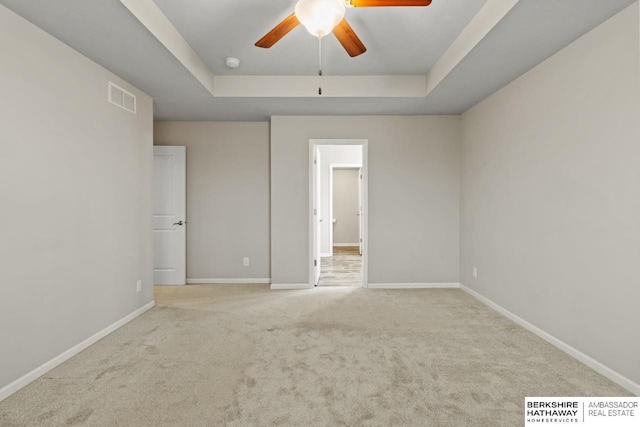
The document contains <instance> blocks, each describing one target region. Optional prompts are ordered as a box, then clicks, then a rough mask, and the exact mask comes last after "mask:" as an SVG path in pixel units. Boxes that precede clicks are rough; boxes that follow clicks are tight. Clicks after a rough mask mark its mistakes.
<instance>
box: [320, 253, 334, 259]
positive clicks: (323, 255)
mask: <svg viewBox="0 0 640 427" xmlns="http://www.w3.org/2000/svg"><path fill="white" fill-rule="evenodd" d="M328 256H333V253H332V252H322V253H321V254H320V258H326V257H328Z"/></svg>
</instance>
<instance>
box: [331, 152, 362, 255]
mask: <svg viewBox="0 0 640 427" xmlns="http://www.w3.org/2000/svg"><path fill="white" fill-rule="evenodd" d="M334 169H362V164H361V163H329V253H330V254H331V256H333V170H334ZM362 240H364V239H362Z"/></svg>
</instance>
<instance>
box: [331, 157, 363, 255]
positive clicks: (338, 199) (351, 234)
mask: <svg viewBox="0 0 640 427" xmlns="http://www.w3.org/2000/svg"><path fill="white" fill-rule="evenodd" d="M359 175H360V173H359V170H358V169H334V171H333V218H335V219H336V222H335V224H334V226H333V244H334V245H335V244H340V243H342V244H344V243H351V244H355V245H357V244H358V241H359V239H360V232H359V226H358V223H359V217H358V213H359V206H358V177H359ZM333 218H332V219H331V220H333Z"/></svg>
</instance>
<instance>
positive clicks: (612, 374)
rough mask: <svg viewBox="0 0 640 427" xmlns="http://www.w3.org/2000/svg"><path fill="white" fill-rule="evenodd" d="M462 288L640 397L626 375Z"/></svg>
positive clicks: (639, 386)
mask: <svg viewBox="0 0 640 427" xmlns="http://www.w3.org/2000/svg"><path fill="white" fill-rule="evenodd" d="M460 287H461V288H462V290H463V291H465V292H466V293H468V294H469V295H471V296H473V297H474V298H476V299H477V300H478V301H480V302H482V303H484V304H486V305H488V306H489V307H491V308H492V309H494V310H495V311H497V312H498V313H500V314H502V315H503V316H505V317H506V318H508V319H510V320H512V321H513V322H515V323H517V324H518V325H520V326H522V327H523V328H525V329H527V330H528V331H530V332H532V333H534V334H536V335H537V336H539V337H540V338H542V339H543V340H545V341H547V342H548V343H550V344H552V345H554V346H555V347H557V348H559V349H560V350H562V351H564V352H565V353H567V354H568V355H570V356H572V357H574V358H575V359H577V360H579V361H580V362H582V363H584V364H585V365H587V366H588V367H590V368H591V369H593V370H594V371H596V372H598V373H599V374H601V375H604V376H605V377H607V378H609V379H610V380H611V381H613V382H614V383H616V384H618V385H619V386H621V387H624V388H626V389H627V390H629V391H630V392H631V393H633V394H635V395H636V396H640V384H638V383H636V382H634V381H632V380H630V379H629V378H627V377H625V376H624V375H622V374H620V373H618V372H616V371H614V370H613V369H611V368H609V367H608V366H606V365H604V364H602V363H600V362H598V361H597V360H595V359H593V358H592V357H590V356H587V355H586V354H584V353H583V352H581V351H580V350H578V349H576V348H574V347H571V346H570V345H569V344H567V343H565V342H564V341H561V340H559V339H558V338H556V337H554V336H553V335H551V334H549V333H547V332H545V331H543V330H542V329H540V328H538V327H537V326H534V325H532V324H531V323H529V322H527V321H526V320H524V319H523V318H521V317H519V316H517V315H515V314H513V313H512V312H510V311H509V310H507V309H506V308H504V307H502V306H501V305H498V304H496V303H495V302H493V301H491V300H490V299H489V298H487V297H485V296H482V295H481V294H479V293H477V292H476V291H474V290H472V289H469V288H468V287H466V286H464V285H460Z"/></svg>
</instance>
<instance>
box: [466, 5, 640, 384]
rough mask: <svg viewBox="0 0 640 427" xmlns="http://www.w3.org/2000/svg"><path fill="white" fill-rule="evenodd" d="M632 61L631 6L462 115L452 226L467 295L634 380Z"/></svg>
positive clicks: (635, 113) (638, 372) (638, 134)
mask: <svg viewBox="0 0 640 427" xmlns="http://www.w3.org/2000/svg"><path fill="white" fill-rule="evenodd" d="M638 51H639V46H638V3H635V4H634V5H632V6H631V7H629V8H628V9H626V10H624V11H622V12H621V13H620V14H618V15H617V16H615V17H613V18H612V19H610V20H609V21H607V22H605V23H604V24H602V25H601V26H599V27H597V28H596V29H594V30H593V31H591V32H590V33H588V34H587V35H585V36H584V37H582V38H580V39H579V40H577V41H576V42H574V43H573V44H571V45H570V46H568V47H567V48H565V49H564V50H562V51H560V52H558V53H557V54H556V55H554V56H553V57H551V58H550V59H548V60H546V61H545V62H543V63H542V64H540V65H539V66H537V67H536V68H534V69H533V70H531V71H530V72H528V73H527V74H525V75H523V76H522V77H520V78H519V79H517V80H516V81H514V82H513V83H511V84H509V85H508V86H506V87H505V88H503V89H502V90H500V91H498V92H497V93H495V94H494V95H492V96H491V97H489V98H488V99H486V100H485V101H483V102H482V103H480V104H479V105H477V106H475V107H474V108H472V109H470V110H469V111H467V112H466V113H465V114H464V115H463V122H462V123H463V141H464V142H463V150H462V216H461V235H462V247H461V249H462V251H461V252H462V261H461V262H462V263H461V279H462V282H463V284H465V285H467V286H469V287H470V288H472V289H473V290H475V291H477V292H479V293H480V294H482V295H484V296H486V297H487V298H489V299H491V300H493V301H494V302H496V303H498V304H500V305H501V306H503V307H505V308H506V309H508V310H510V311H511V312H513V313H515V314H516V315H518V316H520V317H522V318H523V319H525V320H527V321H529V322H531V323H532V324H534V325H535V326H537V327H539V328H541V329H543V330H544V331H546V332H548V333H550V334H552V335H554V336H555V337H557V338H559V339H560V340H562V341H564V342H566V343H568V344H569V345H571V346H573V347H575V348H576V349H578V350H579V351H581V352H583V353H586V354H587V355H588V356H590V357H592V358H594V359H595V360H597V361H600V362H601V363H604V364H605V365H607V366H609V367H611V368H613V369H614V370H616V371H617V372H619V373H621V374H623V375H624V376H626V377H628V378H630V379H632V380H633V381H635V382H636V383H640V364H639V363H638V361H639V360H640V345H638V343H637V341H638V337H640V306H639V304H638V302H639V301H640V268H639V267H640V226H639V224H640V167H639V160H640V91H639V85H638V79H639V75H640V70H639V67H638V63H639V57H638ZM473 266H477V267H478V278H477V279H476V278H474V277H473V275H472V268H473Z"/></svg>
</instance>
